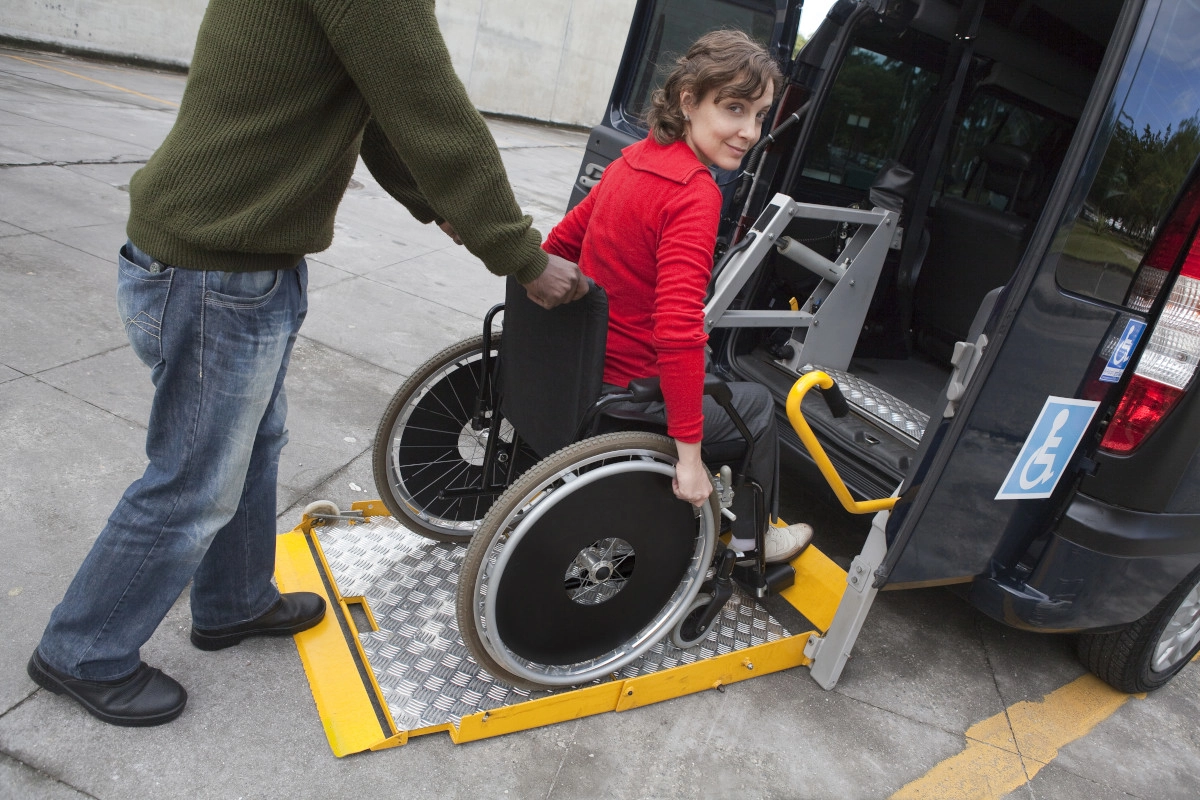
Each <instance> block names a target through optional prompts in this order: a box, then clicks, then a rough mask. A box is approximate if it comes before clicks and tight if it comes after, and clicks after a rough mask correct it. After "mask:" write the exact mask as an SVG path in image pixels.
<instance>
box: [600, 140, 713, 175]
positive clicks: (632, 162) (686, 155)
mask: <svg viewBox="0 0 1200 800" xmlns="http://www.w3.org/2000/svg"><path fill="white" fill-rule="evenodd" d="M621 155H622V156H624V158H625V163H627V164H628V165H629V166H630V167H632V168H633V169H635V170H638V171H640V172H649V173H651V174H653V175H657V176H659V177H660V178H666V179H667V180H670V181H675V182H676V183H687V182H688V181H690V180H691V179H692V178H694V177H695V176H696V175H698V174H700V173H704V174H705V175H709V176H710V177H711V173H709V171H708V167H706V166H704V164H702V163H700V159H698V158H696V154H695V153H694V152H692V148H691V147H689V146H688V144H687V142H684V141H682V140H680V141H677V142H672V143H671V144H668V145H665V146H664V145H661V144H659V143H658V142H657V141H655V140H654V137H653V136H650V137H648V138H646V139H643V140H642V141H640V142H638V143H637V144H631V145H630V146H629V147H626V148H625V149H624V150H622V151H621Z"/></svg>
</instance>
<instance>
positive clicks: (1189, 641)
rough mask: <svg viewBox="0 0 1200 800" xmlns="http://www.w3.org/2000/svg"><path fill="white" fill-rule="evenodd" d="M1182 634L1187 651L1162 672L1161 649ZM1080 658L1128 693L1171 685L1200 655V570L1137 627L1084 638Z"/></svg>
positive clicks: (1174, 655)
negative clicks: (1158, 659)
mask: <svg viewBox="0 0 1200 800" xmlns="http://www.w3.org/2000/svg"><path fill="white" fill-rule="evenodd" d="M1168 626H1172V630H1171V631H1168ZM1181 633H1182V634H1183V636H1182V638H1183V640H1184V642H1183V644H1184V649H1183V650H1179V649H1176V650H1175V651H1174V652H1171V653H1170V654H1169V655H1168V656H1167V658H1168V659H1169V660H1168V661H1167V662H1166V663H1161V664H1159V665H1158V669H1156V665H1155V663H1154V661H1155V655H1156V652H1157V651H1158V650H1159V645H1160V643H1162V642H1163V640H1164V638H1166V637H1170V636H1172V635H1178V634H1181ZM1164 634H1166V637H1164ZM1075 652H1076V654H1077V655H1078V656H1079V660H1080V661H1082V662H1083V665H1084V666H1085V667H1087V668H1088V669H1089V670H1090V671H1091V672H1093V673H1095V675H1096V676H1097V677H1098V678H1100V679H1101V680H1103V681H1104V682H1105V683H1107V684H1109V685H1110V686H1112V687H1113V688H1114V689H1118V690H1120V691H1122V692H1129V693H1130V694H1133V693H1137V692H1148V691H1152V690H1154V689H1157V688H1159V687H1161V686H1163V685H1165V684H1166V683H1167V682H1168V681H1170V680H1171V678H1173V677H1175V674H1176V673H1177V672H1179V670H1181V669H1183V667H1184V665H1186V664H1187V663H1188V662H1190V661H1191V660H1192V659H1193V658H1194V657H1195V656H1196V653H1197V652H1200V569H1197V570H1195V571H1194V572H1193V573H1192V574H1191V575H1189V576H1188V577H1187V578H1186V579H1184V581H1183V582H1182V583H1180V584H1179V585H1178V586H1176V587H1175V589H1174V591H1172V592H1171V593H1170V594H1169V595H1167V596H1166V597H1165V598H1163V600H1162V602H1161V603H1159V604H1158V605H1157V606H1155V607H1154V608H1153V609H1152V610H1151V611H1150V613H1148V614H1146V616H1144V617H1142V618H1141V619H1139V620H1137V621H1136V622H1132V623H1130V624H1129V625H1126V626H1125V627H1124V628H1120V629H1118V630H1115V631H1109V632H1107V633H1081V634H1079V637H1078V638H1077V640H1076V643H1075Z"/></svg>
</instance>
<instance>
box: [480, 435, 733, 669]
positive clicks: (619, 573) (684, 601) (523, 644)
mask: <svg viewBox="0 0 1200 800" xmlns="http://www.w3.org/2000/svg"><path fill="white" fill-rule="evenodd" d="M675 462H676V454H675V444H674V442H673V441H672V440H670V439H668V438H666V437H665V436H660V435H657V434H650V433H641V432H622V433H610V434H605V435H603V436H596V437H593V438H591V439H587V440H585V441H582V442H578V443H576V444H573V445H571V446H569V447H566V448H563V449H562V450H559V451H558V452H557V453H554V454H553V455H550V456H548V457H547V458H545V459H544V460H542V461H540V462H538V463H537V464H536V465H535V466H533V467H531V468H530V469H529V470H528V471H526V472H525V474H524V475H522V476H521V478H519V479H518V480H517V481H516V482H515V483H514V484H513V485H512V486H511V487H509V489H508V490H507V491H506V492H505V493H504V494H502V495H501V496H500V497H499V498H498V499H497V500H496V503H495V504H494V505H493V506H492V508H491V510H490V511H489V512H488V515H487V517H485V519H484V521H483V523H482V524H481V525H480V527H479V531H478V533H477V534H476V536H475V538H474V539H472V541H471V544H470V546H469V547H468V548H467V553H466V555H465V557H464V559H463V568H462V573H461V575H460V577H459V583H458V598H457V600H458V606H457V613H458V626H459V632H460V633H461V634H462V637H463V640H464V641H465V642H466V644H467V647H468V648H469V649H470V651H471V654H472V655H473V656H474V657H475V660H476V661H477V662H478V663H479V664H480V666H482V667H484V668H485V669H487V670H488V671H490V672H491V673H492V674H494V675H495V676H496V677H498V678H500V679H501V680H504V681H506V682H508V683H511V684H513V685H516V686H522V687H526V688H543V689H544V688H547V687H556V686H573V685H577V684H580V683H586V682H588V681H592V680H596V679H597V678H603V677H605V676H607V675H610V674H611V673H613V672H615V671H617V670H619V669H621V668H622V667H624V666H625V665H627V664H629V663H630V662H632V661H633V660H634V659H636V658H637V657H638V656H640V655H641V654H642V653H644V652H646V651H647V650H648V649H650V648H651V647H652V646H654V644H656V643H657V642H659V641H661V640H662V639H663V638H665V637H666V636H668V635H669V634H670V632H671V630H672V629H673V628H674V627H675V626H676V625H677V624H678V623H679V621H680V620H681V619H682V618H683V616H684V615H686V614H687V612H688V610H689V608H690V607H691V604H692V601H693V600H694V599H695V597H696V595H697V593H698V592H699V590H700V585H701V584H702V583H703V581H704V577H705V573H706V571H707V569H708V567H709V564H710V562H711V561H712V556H713V550H714V547H715V546H716V536H717V524H718V519H719V517H718V515H719V513H720V506H719V504H718V502H717V498H716V493H715V492H714V493H713V495H712V496H711V497H710V499H709V501H708V502H707V503H705V504H704V505H703V506H702V507H701V508H699V509H695V508H693V507H692V506H691V505H689V504H688V503H685V502H682V501H680V500H678V499H676V497H675V495H674V493H673V492H672V490H671V479H672V477H673V476H674V473H675Z"/></svg>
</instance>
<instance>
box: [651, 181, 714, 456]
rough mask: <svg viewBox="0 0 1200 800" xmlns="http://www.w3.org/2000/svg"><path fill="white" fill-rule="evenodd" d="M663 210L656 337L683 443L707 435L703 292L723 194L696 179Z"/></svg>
mask: <svg viewBox="0 0 1200 800" xmlns="http://www.w3.org/2000/svg"><path fill="white" fill-rule="evenodd" d="M687 188H688V191H685V192H681V193H680V196H679V197H678V198H677V200H676V201H675V202H673V203H671V204H669V205H668V206H667V207H666V208H665V209H664V212H663V217H662V222H661V235H660V237H659V244H658V251H657V255H658V278H657V281H656V284H655V290H654V313H653V318H652V321H653V330H654V333H653V336H654V349H655V351H656V353H657V357H658V370H659V377H660V382H661V386H662V392H663V399H664V401H665V403H666V407H667V433H668V434H669V435H670V436H672V437H673V438H675V439H678V440H680V441H682V442H698V441H700V440H701V438H703V435H704V412H703V402H704V346H705V345H706V344H707V343H708V334H706V333H705V332H704V297H705V294H706V292H707V289H708V279H709V276H710V275H711V274H712V254H713V249H714V248H715V246H716V240H717V225H718V223H719V222H720V214H721V195H720V192H719V190H717V188H716V186H715V185H713V184H712V182H711V181H703V180H700V179H696V180H694V181H693V182H692V183H689V184H688V187H687Z"/></svg>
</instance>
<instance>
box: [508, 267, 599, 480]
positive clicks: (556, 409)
mask: <svg viewBox="0 0 1200 800" xmlns="http://www.w3.org/2000/svg"><path fill="white" fill-rule="evenodd" d="M607 340H608V295H606V294H605V292H604V289H603V288H601V287H600V286H598V285H596V284H595V283H593V284H592V288H591V289H590V290H589V291H588V293H587V294H586V295H585V296H584V297H583V298H582V299H580V300H576V301H575V302H573V303H566V304H564V305H561V306H558V307H556V308H553V309H549V310H547V309H544V308H542V307H541V306H539V305H537V304H536V303H534V302H533V301H532V300H530V299H529V297H528V295H527V294H526V292H525V287H523V286H522V285H521V284H519V283H517V281H516V280H515V279H513V278H509V279H508V284H507V286H506V289H505V297H504V335H503V338H502V339H501V341H500V365H499V388H500V413H501V414H502V415H503V416H504V418H505V419H506V420H508V421H509V422H510V423H512V426H513V428H515V429H516V431H517V434H518V435H519V436H520V437H521V438H522V439H524V440H525V441H526V442H527V443H528V444H529V446H530V447H531V448H533V450H534V451H535V452H536V453H537V454H538V456H539V457H542V458H544V457H546V456H548V455H550V454H551V453H553V452H554V451H555V450H558V449H560V448H563V447H566V446H567V445H568V444H571V443H572V442H573V441H575V435H576V431H577V429H578V427H579V423H580V421H581V420H582V419H583V415H584V412H586V411H587V409H588V407H589V406H591V405H592V404H593V403H594V402H595V401H596V398H597V397H599V395H600V387H601V382H602V379H603V375H604V348H605V344H606V343H607Z"/></svg>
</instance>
